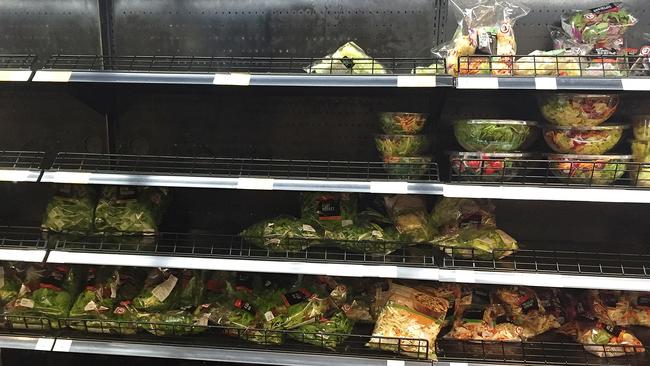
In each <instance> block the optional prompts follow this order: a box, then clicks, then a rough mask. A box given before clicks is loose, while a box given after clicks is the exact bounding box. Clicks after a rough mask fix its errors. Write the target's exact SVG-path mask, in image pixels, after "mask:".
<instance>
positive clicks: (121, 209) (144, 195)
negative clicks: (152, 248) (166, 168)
mask: <svg viewBox="0 0 650 366" xmlns="http://www.w3.org/2000/svg"><path fill="white" fill-rule="evenodd" d="M168 201H169V190H168V189H167V188H158V187H145V188H140V187H128V186H108V187H104V189H103V190H102V196H101V198H100V200H99V202H98V203H97V209H96V210H95V230H97V231H98V232H100V233H127V234H155V233H156V232H158V224H159V223H160V220H161V219H162V215H163V212H164V209H165V208H166V206H167V204H168Z"/></svg>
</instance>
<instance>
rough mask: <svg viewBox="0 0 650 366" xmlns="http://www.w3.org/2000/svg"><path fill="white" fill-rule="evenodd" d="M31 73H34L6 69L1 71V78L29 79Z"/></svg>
mask: <svg viewBox="0 0 650 366" xmlns="http://www.w3.org/2000/svg"><path fill="white" fill-rule="evenodd" d="M31 75H32V72H31V71H25V70H20V71H18V70H14V71H10V70H4V71H0V80H2V81H27V80H29V77H30V76H31Z"/></svg>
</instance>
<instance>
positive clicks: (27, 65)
mask: <svg viewBox="0 0 650 366" xmlns="http://www.w3.org/2000/svg"><path fill="white" fill-rule="evenodd" d="M35 62H36V56H34V55H0V81H29V80H30V79H31V77H32V75H33V74H34V71H32V67H33V66H34V63H35Z"/></svg>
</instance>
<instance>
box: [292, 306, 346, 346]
mask: <svg viewBox="0 0 650 366" xmlns="http://www.w3.org/2000/svg"><path fill="white" fill-rule="evenodd" d="M352 327H353V323H352V322H351V321H350V319H348V317H347V316H346V315H345V313H343V312H342V311H341V310H339V309H332V310H331V311H328V312H326V313H325V314H323V315H321V316H319V317H316V318H314V319H313V321H311V322H309V323H307V324H305V325H302V326H300V327H297V328H295V329H294V330H293V331H290V332H288V335H289V337H290V338H293V339H295V340H297V341H299V342H303V343H308V344H313V345H316V346H320V347H324V348H329V349H331V350H335V349H336V347H337V346H338V345H339V344H341V343H343V342H344V341H345V339H346V338H347V336H348V335H349V334H350V333H352Z"/></svg>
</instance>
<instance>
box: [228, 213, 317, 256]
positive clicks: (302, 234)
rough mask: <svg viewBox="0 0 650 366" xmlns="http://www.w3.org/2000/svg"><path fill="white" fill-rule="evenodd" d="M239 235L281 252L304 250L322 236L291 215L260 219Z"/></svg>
mask: <svg viewBox="0 0 650 366" xmlns="http://www.w3.org/2000/svg"><path fill="white" fill-rule="evenodd" d="M239 235H241V236H242V237H244V239H246V241H248V242H250V243H251V244H254V245H257V246H259V247H261V248H266V249H268V250H269V251H271V252H280V253H281V252H286V251H296V252H297V251H301V250H304V249H306V248H307V247H309V246H310V245H312V244H314V240H313V239H319V238H320V237H321V235H320V234H319V233H318V232H317V231H316V229H315V228H314V227H313V226H312V225H310V224H308V223H306V222H305V221H303V220H299V219H296V218H295V217H291V216H279V217H276V218H274V219H268V220H263V221H260V222H258V223H257V224H253V225H252V226H250V227H248V228H247V229H246V230H244V231H242V232H241V233H240V234H239ZM301 239H305V240H301Z"/></svg>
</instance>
